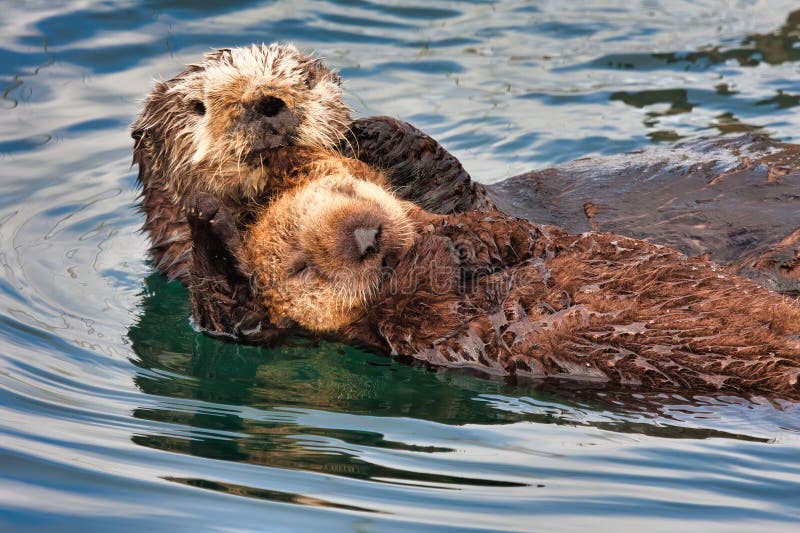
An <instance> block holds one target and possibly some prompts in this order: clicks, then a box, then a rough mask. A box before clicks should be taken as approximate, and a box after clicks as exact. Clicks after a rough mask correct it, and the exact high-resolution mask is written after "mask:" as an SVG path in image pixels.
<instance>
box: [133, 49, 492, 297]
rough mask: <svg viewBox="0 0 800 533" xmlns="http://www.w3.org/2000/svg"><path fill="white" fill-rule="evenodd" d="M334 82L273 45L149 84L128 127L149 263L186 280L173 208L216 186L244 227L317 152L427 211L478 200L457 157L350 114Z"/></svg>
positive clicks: (407, 131)
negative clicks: (358, 163) (373, 172)
mask: <svg viewBox="0 0 800 533" xmlns="http://www.w3.org/2000/svg"><path fill="white" fill-rule="evenodd" d="M339 83H340V80H339V77H338V76H337V75H336V74H335V73H334V72H332V71H331V70H329V69H328V68H326V67H325V65H324V64H323V63H322V62H321V60H319V59H317V58H313V57H310V56H305V55H303V54H301V53H299V52H298V51H297V49H295V48H294V47H293V46H291V45H285V44H272V45H269V46H266V45H260V46H257V45H254V46H251V47H244V48H233V49H221V50H217V51H214V52H212V53H210V54H208V55H206V56H205V57H204V58H203V60H202V61H200V62H199V63H197V64H193V65H189V66H187V68H186V69H185V70H184V71H183V72H181V73H180V74H178V75H177V76H175V77H173V78H171V79H169V80H167V81H159V82H157V83H156V84H155V87H154V88H153V90H152V92H151V93H150V94H149V95H148V97H147V99H146V100H145V102H144V105H143V107H142V111H141V113H140V114H139V117H138V118H137V120H136V122H135V123H134V124H133V126H132V128H133V131H132V136H133V138H134V140H135V144H134V152H133V160H134V163H136V164H137V165H138V167H139V181H140V183H141V184H142V196H143V199H142V210H143V211H144V213H145V215H146V219H145V223H144V230H145V232H146V233H147V234H148V236H149V237H150V241H151V249H150V253H151V255H152V257H153V261H154V263H155V265H156V268H157V269H158V270H159V271H161V272H163V273H165V274H166V275H167V276H169V277H170V278H179V279H181V281H183V282H185V283H188V282H189V281H190V269H191V262H192V261H191V260H192V250H191V239H190V232H189V227H188V225H187V221H186V218H185V215H184V211H183V207H184V204H186V203H187V202H188V203H192V200H191V198H190V197H191V196H192V195H194V194H196V193H200V192H208V193H212V194H214V195H215V196H217V198H218V199H219V200H220V201H221V202H222V203H223V204H225V205H226V206H227V209H228V211H229V213H230V214H231V216H233V218H234V221H235V222H236V224H237V225H238V226H239V227H240V228H242V227H244V226H245V225H246V224H247V223H248V222H249V220H250V217H251V216H252V215H253V213H254V212H255V211H257V210H258V209H260V208H261V206H262V205H264V204H266V203H268V201H269V199H270V198H271V197H272V196H273V195H274V194H275V193H278V192H281V191H282V190H285V189H286V188H287V187H289V186H292V185H294V184H295V179H296V178H297V176H303V175H306V174H308V173H309V172H310V173H313V169H312V170H309V168H307V166H309V165H310V166H312V167H313V165H315V164H316V163H315V160H316V159H317V157H316V154H317V152H318V151H319V150H325V151H340V152H341V153H342V154H344V155H346V156H348V157H350V158H356V159H358V158H360V159H363V160H364V161H365V162H367V163H368V164H369V165H371V166H372V167H373V168H375V169H385V170H386V171H387V176H388V179H389V180H390V181H391V182H392V184H393V186H395V187H396V188H398V189H399V191H400V194H401V195H403V196H406V197H408V198H409V199H412V200H415V201H419V202H420V203H421V204H423V205H425V206H427V207H428V208H429V209H432V210H434V211H439V210H442V212H450V211H453V210H463V209H470V208H472V207H475V206H479V205H483V204H486V200H485V199H484V196H483V193H482V188H480V187H475V186H473V184H472V183H471V181H470V177H469V174H467V173H466V172H465V171H464V169H463V168H462V167H461V164H460V163H459V162H458V160H457V159H455V158H454V157H453V156H451V155H450V154H449V153H448V152H447V151H446V150H444V149H443V148H442V147H441V146H439V144H438V143H437V142H436V141H435V140H433V139H431V138H430V137H429V136H427V135H425V134H424V133H422V132H420V131H419V130H417V129H416V128H414V127H413V126H411V125H409V124H406V123H404V122H401V121H397V120H395V119H391V118H389V117H376V118H365V119H360V120H357V121H355V122H351V121H350V110H349V109H348V108H347V106H346V105H345V103H344V102H343V100H342V93H341V89H340V86H339ZM265 99H266V100H265ZM270 99H278V100H279V101H280V102H283V104H285V108H283V107H280V106H278V108H276V109H273V110H272V112H273V113H274V112H275V111H278V112H277V113H276V114H275V116H274V117H267V119H268V120H265V119H264V116H263V114H259V112H258V110H259V109H261V110H264V108H265V106H266V108H269V106H270V101H271V102H272V104H274V103H275V100H270ZM259 106H261V107H259ZM267 111H268V112H269V109H267ZM364 177H366V176H364ZM481 202H483V204H482V203H481ZM220 297H224V295H220Z"/></svg>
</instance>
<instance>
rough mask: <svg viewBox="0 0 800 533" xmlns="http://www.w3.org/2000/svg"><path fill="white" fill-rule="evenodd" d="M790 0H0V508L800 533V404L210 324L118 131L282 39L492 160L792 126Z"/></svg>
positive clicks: (331, 524)
mask: <svg viewBox="0 0 800 533" xmlns="http://www.w3.org/2000/svg"><path fill="white" fill-rule="evenodd" d="M795 4H796V2H790V1H788V0H787V1H783V0H774V1H770V2H763V1H759V2H751V3H730V2H723V1H721V0H702V1H700V2H695V1H691V2H690V1H688V0H679V1H676V2H670V3H669V6H667V5H666V4H663V5H661V4H658V3H655V2H649V1H645V0H643V1H641V2H635V3H633V4H631V3H629V2H628V3H625V2H617V1H613V0H603V1H601V0H591V1H587V2H581V3H580V5H578V4H574V5H573V4H570V3H563V2H562V3H558V2H550V3H548V2H542V3H536V4H531V3H530V2H526V1H523V0H504V1H501V2H487V1H470V2H466V1H465V2H444V1H442V2H439V1H435V2H430V1H425V2H423V1H421V0H415V1H412V2H402V3H399V2H388V3H387V2H374V1H368V0H336V1H323V0H297V1H293V2H261V1H250V0H237V1H235V2H222V3H220V2H211V1H207V0H205V1H201V2H198V1H189V0H170V1H158V2H156V1H151V0H120V1H118V2H97V3H86V2H83V1H79V0H73V1H66V2H61V3H59V4H58V5H53V4H52V3H48V2H27V3H25V4H24V5H23V4H19V3H7V4H6V5H5V6H4V8H5V9H4V10H2V12H1V13H0V22H2V23H3V27H4V29H5V31H4V34H3V36H2V37H0V65H1V66H0V94H1V95H2V96H1V97H0V116H2V120H0V172H2V180H0V411H1V412H2V416H0V464H2V465H3V467H2V468H1V469H0V529H2V530H3V531H24V530H42V529H50V530H58V531H73V530H100V531H103V530H121V529H122V530H126V529H136V530H142V529H156V530H161V529H179V530H183V529H188V528H190V527H191V528H195V529H202V530H223V529H224V530H232V529H237V530H259V529H263V528H264V527H269V528H270V529H271V530H274V531H298V530H299V531H318V530H325V531H352V530H354V529H359V530H369V531H408V530H414V531H500V530H502V531H529V530H531V529H532V528H533V529H541V530H546V531H550V530H560V531H570V530H581V531H583V530H585V529H586V528H587V527H595V528H600V529H610V528H612V527H614V528H627V529H631V530H639V529H645V528H646V529H647V530H651V531H674V530H676V529H680V528H691V529H702V530H703V531H725V532H728V531H737V530H739V531H752V530H753V529H755V528H757V527H758V528H765V527H768V528H770V530H775V531H779V530H786V531H790V530H793V529H796V524H797V522H798V521H800V512H798V510H797V505H796V503H797V502H796V500H797V494H798V493H800V461H799V460H798V457H800V454H799V453H798V452H799V451H800V423H798V420H800V418H799V417H800V410H798V407H797V406H796V405H793V404H786V403H772V402H769V401H767V400H764V399H759V398H752V399H743V398H735V397H726V396H717V397H711V396H704V397H693V398H687V397H682V396H680V395H674V394H670V395H659V394H652V395H639V394H627V395H626V394H622V393H612V392H610V391H591V390H589V391H586V390H576V391H569V390H563V389H553V388H527V389H526V388H512V387H508V386H506V385H504V384H502V383H498V382H493V381H488V380H480V379H476V378H474V377H471V376H468V375H463V374H460V373H458V372H432V371H428V370H426V369H424V368H419V367H415V366H406V365H402V364H399V363H396V362H394V361H390V360H388V359H385V358H382V357H378V356H376V355H373V354H367V353H363V352H361V351H358V350H355V349H353V348H350V347H346V346H341V345H337V344H329V343H314V342H311V341H308V340H305V339H295V340H293V341H292V342H291V343H289V344H287V345H284V346H280V347H276V348H273V349H270V350H264V349H257V348H253V347H246V346H236V345H231V344H225V343H222V342H219V341H216V340H214V339H211V338H208V337H204V336H202V335H198V334H197V333H196V332H195V331H194V330H193V329H192V328H191V325H190V323H189V320H188V318H189V305H188V300H187V295H186V291H185V290H184V289H183V288H182V287H180V286H178V285H177V284H174V283H172V284H168V283H166V282H165V280H164V279H163V278H161V277H159V276H158V275H155V274H153V273H152V269H151V267H150V266H149V265H148V264H147V262H146V260H145V250H146V242H145V240H144V238H143V237H142V236H141V235H140V234H139V233H138V232H137V230H138V228H139V226H140V224H141V221H142V220H141V215H140V214H139V213H138V212H137V211H136V209H135V207H134V204H135V202H136V198H137V191H136V190H135V169H132V168H131V166H130V145H131V141H130V138H129V134H128V124H129V123H130V121H131V120H132V118H133V117H134V116H135V113H136V111H137V106H138V105H139V102H140V100H141V98H142V97H143V95H145V94H146V92H147V91H148V90H149V89H150V86H151V83H152V79H153V78H154V77H162V78H163V77H168V76H170V75H172V74H174V73H175V72H177V71H179V70H180V69H181V68H182V66H183V64H185V63H187V62H190V61H193V60H195V59H196V58H197V57H198V56H199V55H200V54H201V53H203V52H205V51H207V50H208V49H209V48H211V47H214V46H233V45H243V44H248V43H250V42H253V41H273V40H291V41H294V42H295V43H296V44H297V45H298V46H300V47H301V48H303V49H305V50H316V51H317V52H318V53H319V54H321V55H323V56H325V57H326V58H327V60H328V62H329V63H330V64H331V65H332V66H333V67H335V68H337V69H339V70H340V71H341V73H342V76H343V78H344V80H345V87H346V90H347V98H348V101H349V103H351V105H352V106H353V107H354V108H355V109H356V112H357V113H358V114H360V115H368V114H381V115H394V116H397V117H400V118H405V119H407V120H411V121H412V122H414V123H415V124H416V125H418V126H419V127H421V128H422V129H424V130H426V131H428V132H429V133H431V134H433V135H434V136H435V137H436V138H438V139H440V140H441V141H442V142H443V143H444V144H445V145H446V146H447V147H448V148H449V149H451V150H452V151H453V152H454V153H455V154H456V155H457V156H458V157H459V159H461V160H462V161H463V162H464V163H465V165H466V166H467V168H468V169H469V170H470V172H471V173H472V174H473V175H474V176H476V177H478V178H479V179H481V180H483V181H491V180H496V179H500V178H502V177H505V176H509V175H512V174H516V173H519V172H522V171H527V170H530V169H532V168H534V167H542V166H545V165H548V164H551V163H553V162H561V161H567V160H571V159H575V158H578V157H582V156H586V155H591V154H615V153H619V152H622V151H626V150H629V149H634V148H639V147H641V146H643V145H646V144H650V143H653V142H656V143H669V142H673V141H674V140H676V139H679V138H683V137H687V136H693V135H697V134H699V133H703V134H708V133H715V132H729V131H743V130H752V131H756V130H757V131H762V132H766V133H769V134H771V135H773V136H774V137H776V138H779V139H783V140H786V141H792V142H798V141H800V137H799V136H798V131H800V119H799V118H798V115H797V113H793V111H794V110H795V109H796V108H797V106H798V104H799V103H800V84H799V83H798V81H797V80H798V76H797V74H798V72H799V70H798V69H799V68H800V67H798V65H800V44H799V43H800V33H799V31H800V30H799V28H800V11H798V10H797V6H796V5H795Z"/></svg>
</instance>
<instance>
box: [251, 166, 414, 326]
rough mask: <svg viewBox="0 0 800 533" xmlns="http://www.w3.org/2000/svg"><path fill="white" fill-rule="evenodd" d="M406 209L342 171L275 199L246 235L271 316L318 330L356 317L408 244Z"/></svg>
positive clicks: (410, 235)
mask: <svg viewBox="0 0 800 533" xmlns="http://www.w3.org/2000/svg"><path fill="white" fill-rule="evenodd" d="M410 209H413V206H411V204H408V203H406V202H404V201H402V200H399V199H397V198H395V197H394V196H392V195H391V194H390V193H389V192H387V191H386V190H385V189H383V188H381V187H380V186H379V185H376V184H374V183H371V182H367V181H364V180H359V179H355V178H353V177H351V176H349V175H347V174H340V175H329V176H327V177H324V178H321V179H319V180H315V181H312V182H310V183H308V184H307V185H304V186H302V187H299V188H297V189H294V190H292V191H290V192H288V193H285V194H284V195H282V196H281V197H279V198H278V199H276V200H275V201H274V202H273V203H271V204H270V206H269V207H268V208H267V210H266V211H265V212H264V213H263V215H262V216H261V217H260V218H259V221H258V222H257V223H256V224H255V225H254V226H253V227H252V228H251V230H250V232H249V234H248V235H247V236H245V238H244V241H245V243H246V244H245V246H246V247H247V249H248V250H247V252H248V256H249V261H250V263H251V265H252V266H253V267H254V271H255V277H254V280H255V283H256V292H257V293H258V294H259V296H260V297H261V298H262V300H263V301H264V303H265V305H266V307H267V308H268V310H269V313H270V317H271V319H272V320H273V321H275V322H277V321H280V320H281V319H284V318H288V319H291V320H293V321H294V322H296V323H298V324H299V325H301V326H303V327H305V328H307V329H309V330H312V331H320V332H324V331H328V332H332V331H336V330H340V329H341V328H343V327H344V326H346V325H348V324H350V323H352V322H353V321H355V320H356V319H357V318H358V317H359V316H361V314H363V313H364V311H365V310H366V309H367V308H368V307H369V305H370V303H371V302H372V301H373V300H374V298H375V297H376V296H377V294H378V290H379V289H380V287H381V284H382V282H383V280H384V277H385V276H386V275H387V274H388V272H389V269H390V268H391V267H392V265H393V264H394V262H396V261H397V259H398V258H399V257H400V256H401V255H402V254H403V253H405V252H406V251H407V250H408V248H409V247H410V246H411V243H412V240H413V229H414V228H413V225H412V222H411V219H410V218H409V210H410Z"/></svg>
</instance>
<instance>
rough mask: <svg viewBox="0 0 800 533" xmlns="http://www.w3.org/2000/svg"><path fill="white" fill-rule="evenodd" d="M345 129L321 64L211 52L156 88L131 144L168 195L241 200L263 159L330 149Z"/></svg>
mask: <svg viewBox="0 0 800 533" xmlns="http://www.w3.org/2000/svg"><path fill="white" fill-rule="evenodd" d="M349 123H350V114H349V109H348V108H347V106H346V105H345V104H344V102H343V101H342V91H341V88H340V80H339V77H338V75H336V74H335V73H334V72H332V71H330V70H328V69H327V68H326V67H325V66H324V65H323V64H322V62H321V61H320V60H318V59H314V58H311V57H308V56H304V55H302V54H300V52H298V51H297V49H296V48H295V47H293V46H291V45H285V44H272V45H269V46H265V45H260V46H258V45H253V46H251V47H245V48H233V49H223V50H218V51H216V52H213V53H211V54H208V55H207V56H206V57H205V58H204V59H203V61H201V62H200V63H198V64H196V65H190V66H188V67H187V68H186V70H184V71H183V72H182V73H180V74H179V75H177V76H175V77H174V78H172V79H171V80H169V81H166V82H159V83H157V84H156V86H155V88H154V89H153V91H152V93H151V94H150V96H149V97H148V98H147V100H146V102H145V104H144V108H143V110H142V112H141V114H140V116H139V118H138V120H137V121H136V123H135V124H134V126H133V128H134V131H133V136H134V138H135V139H136V147H135V150H145V151H147V152H148V153H147V155H148V156H149V157H150V158H151V159H152V164H153V165H156V166H159V167H160V170H161V171H162V172H163V175H164V177H165V178H166V179H167V181H168V184H167V185H168V188H169V189H170V191H171V192H172V193H173V194H175V195H182V194H185V193H187V192H190V191H192V190H206V191H207V192H211V193H218V194H219V193H228V194H230V193H234V194H241V195H243V196H248V194H249V193H253V194H255V191H254V189H257V188H258V187H259V185H260V182H263V179H262V178H264V175H263V165H262V163H263V158H264V156H265V155H266V154H267V152H269V151H270V150H274V149H276V148H280V147H284V146H307V147H314V148H321V149H329V148H332V147H334V146H335V145H336V144H337V143H338V142H339V141H340V140H341V139H342V138H343V137H344V133H345V131H346V130H347V127H348V125H349ZM140 164H142V163H141V162H140Z"/></svg>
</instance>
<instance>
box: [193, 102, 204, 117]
mask: <svg viewBox="0 0 800 533" xmlns="http://www.w3.org/2000/svg"><path fill="white" fill-rule="evenodd" d="M190 107H191V109H192V111H193V112H194V113H195V114H197V115H200V116H201V117H202V116H203V115H205V114H206V105H205V104H204V103H203V102H201V101H200V100H193V101H192V103H191V104H190Z"/></svg>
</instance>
